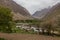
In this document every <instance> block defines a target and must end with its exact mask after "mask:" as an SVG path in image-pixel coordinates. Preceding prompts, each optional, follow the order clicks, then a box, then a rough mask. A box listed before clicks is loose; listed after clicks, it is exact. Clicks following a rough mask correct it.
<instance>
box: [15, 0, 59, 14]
mask: <svg viewBox="0 0 60 40" xmlns="http://www.w3.org/2000/svg"><path fill="white" fill-rule="evenodd" d="M14 1H15V2H17V3H18V4H20V5H22V6H23V7H25V8H26V9H27V10H28V11H29V12H30V13H31V14H33V13H34V12H36V11H37V10H41V9H43V8H46V7H48V6H52V5H54V4H56V3H57V2H60V0H14Z"/></svg>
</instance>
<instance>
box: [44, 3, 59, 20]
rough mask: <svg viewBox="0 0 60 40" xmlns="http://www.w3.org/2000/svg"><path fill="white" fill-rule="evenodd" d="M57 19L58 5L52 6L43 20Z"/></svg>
mask: <svg viewBox="0 0 60 40" xmlns="http://www.w3.org/2000/svg"><path fill="white" fill-rule="evenodd" d="M58 17H60V3H58V4H56V5H54V6H53V7H52V8H51V9H50V11H49V12H48V14H47V15H46V16H45V17H44V18H43V19H44V20H52V19H56V18H58Z"/></svg>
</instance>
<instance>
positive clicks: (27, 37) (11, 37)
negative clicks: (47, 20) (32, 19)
mask: <svg viewBox="0 0 60 40" xmlns="http://www.w3.org/2000/svg"><path fill="white" fill-rule="evenodd" d="M0 38H5V39H7V40H60V37H52V36H43V35H35V34H34V35H33V34H18V33H12V34H7V33H0Z"/></svg>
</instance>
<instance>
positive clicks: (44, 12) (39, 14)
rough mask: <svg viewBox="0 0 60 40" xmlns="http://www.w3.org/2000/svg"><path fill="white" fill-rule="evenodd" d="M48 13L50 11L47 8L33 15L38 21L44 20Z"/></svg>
mask: <svg viewBox="0 0 60 40" xmlns="http://www.w3.org/2000/svg"><path fill="white" fill-rule="evenodd" d="M48 11H49V8H45V9H42V10H39V11H36V12H35V13H34V14H33V17H35V18H37V19H41V18H43V17H44V16H45V15H46V14H47V12H48Z"/></svg>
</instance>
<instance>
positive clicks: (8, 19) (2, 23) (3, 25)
mask: <svg viewBox="0 0 60 40" xmlns="http://www.w3.org/2000/svg"><path fill="white" fill-rule="evenodd" d="M12 23H13V20H12V14H11V10H10V9H8V8H5V7H2V6H0V31H3V32H12Z"/></svg>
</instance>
